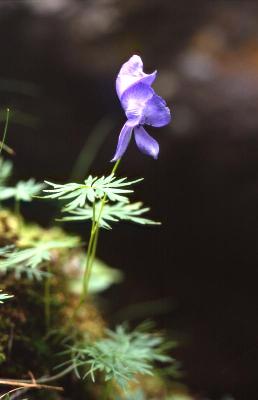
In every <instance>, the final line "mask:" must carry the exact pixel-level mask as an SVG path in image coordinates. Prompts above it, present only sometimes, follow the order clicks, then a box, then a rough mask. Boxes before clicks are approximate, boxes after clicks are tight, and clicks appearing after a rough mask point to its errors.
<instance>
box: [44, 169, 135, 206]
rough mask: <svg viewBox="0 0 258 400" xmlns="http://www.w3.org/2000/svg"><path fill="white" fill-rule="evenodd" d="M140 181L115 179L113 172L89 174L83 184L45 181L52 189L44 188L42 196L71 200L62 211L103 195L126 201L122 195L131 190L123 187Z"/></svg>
mask: <svg viewBox="0 0 258 400" xmlns="http://www.w3.org/2000/svg"><path fill="white" fill-rule="evenodd" d="M140 181H142V178H141V179H136V180H134V181H127V178H119V179H117V178H116V177H115V176H114V175H113V174H111V175H109V176H107V177H104V176H102V177H101V178H98V177H95V178H93V177H92V176H91V175H90V176H89V177H88V178H87V179H85V181H84V183H83V184H79V183H67V184H64V185H60V184H56V183H52V182H49V181H45V183H46V184H47V185H50V186H52V189H45V190H44V192H45V193H49V194H47V195H45V196H43V198H49V199H58V200H71V201H68V203H67V204H66V205H65V207H64V210H63V211H70V210H74V209H76V208H77V207H84V205H85V204H86V203H87V202H90V203H93V202H95V201H96V200H100V199H102V198H103V197H104V196H106V197H107V199H109V200H110V201H113V202H114V201H119V202H128V199H127V197H126V196H124V195H125V194H127V193H131V192H133V190H130V189H125V187H128V186H130V185H132V184H134V183H137V182H140Z"/></svg>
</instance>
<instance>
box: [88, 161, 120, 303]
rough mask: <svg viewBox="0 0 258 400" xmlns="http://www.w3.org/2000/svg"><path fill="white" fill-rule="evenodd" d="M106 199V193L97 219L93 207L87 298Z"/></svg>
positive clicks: (116, 166) (115, 168)
mask: <svg viewBox="0 0 258 400" xmlns="http://www.w3.org/2000/svg"><path fill="white" fill-rule="evenodd" d="M119 163H120V159H118V160H117V162H116V163H115V165H114V167H113V169H112V171H111V174H115V172H116V170H117V168H118V166H119ZM106 200H107V195H106V194H105V195H104V196H103V198H102V200H101V204H100V210H99V213H98V217H97V219H96V217H95V206H94V208H93V219H92V225H91V235H90V241H89V246H88V251H87V258H86V266H85V270H84V277H83V298H86V297H87V296H88V290H89V281H90V277H91V272H92V267H93V264H94V260H95V255H96V250H97V245H98V237H99V222H100V218H101V215H102V212H103V209H104V206H105V203H106Z"/></svg>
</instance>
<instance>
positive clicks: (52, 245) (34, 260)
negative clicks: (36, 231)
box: [0, 238, 78, 280]
mask: <svg viewBox="0 0 258 400" xmlns="http://www.w3.org/2000/svg"><path fill="white" fill-rule="evenodd" d="M76 245H78V241H77V239H76V238H68V239H66V240H65V239H63V240H61V241H48V242H45V241H42V242H36V243H35V244H34V245H33V246H32V247H30V248H28V249H23V250H19V249H15V250H13V251H11V249H10V246H9V247H7V248H5V249H6V250H5V251H4V250H3V249H2V254H1V253H0V255H2V256H3V257H4V259H3V260H0V271H2V272H4V273H5V272H7V271H14V273H15V276H16V277H17V278H20V276H21V275H22V274H23V273H25V274H26V275H27V277H28V278H29V279H33V278H35V279H37V280H41V279H42V278H43V277H44V276H47V275H48V273H47V272H45V271H41V269H40V268H41V267H42V266H43V265H44V263H45V262H47V261H50V260H51V250H53V249H58V248H65V247H74V246H76Z"/></svg>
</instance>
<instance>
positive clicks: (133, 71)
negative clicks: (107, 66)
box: [116, 55, 157, 99]
mask: <svg viewBox="0 0 258 400" xmlns="http://www.w3.org/2000/svg"><path fill="white" fill-rule="evenodd" d="M156 74H157V71H154V72H153V73H152V74H145V73H144V72H143V63H142V60H141V57H139V56H137V55H134V56H132V57H131V58H130V59H129V60H128V61H127V62H126V63H124V64H123V65H122V68H121V69H120V71H119V74H118V76H117V79H116V91H117V95H118V97H119V99H121V97H122V95H123V93H124V92H125V90H126V89H128V88H129V87H130V86H131V85H133V84H134V83H137V82H143V83H145V84H146V85H148V86H150V85H152V83H153V81H154V80H155V78H156Z"/></svg>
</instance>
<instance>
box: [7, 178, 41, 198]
mask: <svg viewBox="0 0 258 400" xmlns="http://www.w3.org/2000/svg"><path fill="white" fill-rule="evenodd" d="M43 187H44V185H43V184H42V183H37V182H35V179H33V178H31V179H29V180H28V181H20V182H18V183H17V185H16V186H15V187H5V186H2V187H0V200H7V199H10V198H15V200H17V201H31V200H32V198H33V197H34V196H35V195H36V194H37V193H39V192H40V191H41V190H42V189H43Z"/></svg>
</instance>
